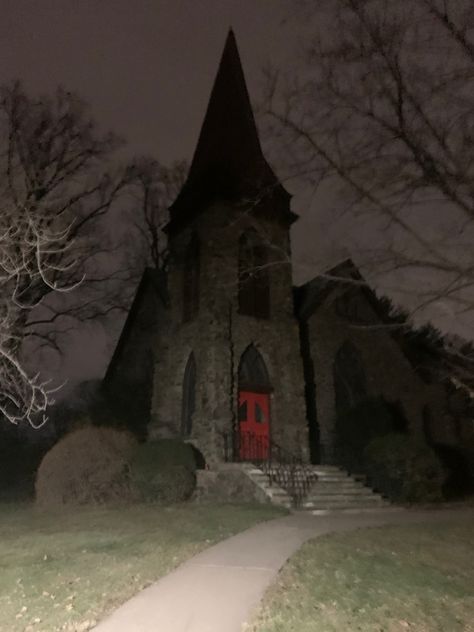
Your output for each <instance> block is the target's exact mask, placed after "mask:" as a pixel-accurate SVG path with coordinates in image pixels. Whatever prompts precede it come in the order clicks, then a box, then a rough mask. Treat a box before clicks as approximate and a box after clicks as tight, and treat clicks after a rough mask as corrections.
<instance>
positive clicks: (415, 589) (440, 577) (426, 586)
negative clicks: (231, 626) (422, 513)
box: [250, 520, 474, 632]
mask: <svg viewBox="0 0 474 632" xmlns="http://www.w3.org/2000/svg"><path fill="white" fill-rule="evenodd" d="M250 627H251V630H252V631H253V632H355V631H356V630H361V631H363V632H375V631H377V632H398V631H400V632H401V631H403V632H407V631H408V632H410V631H416V632H438V631H439V632H456V631H461V630H462V631H463V632H468V631H472V630H474V525H473V524H472V523H471V522H469V523H468V521H467V520H465V521H464V523H458V524H456V525H454V524H449V525H448V524H445V525H442V524H437V525H432V526H415V525H414V526H407V527H382V528H377V529H363V530H359V531H353V532H347V533H342V534H334V535H329V536H324V537H321V538H318V539H315V540H312V541H310V542H308V543H307V544H306V545H305V546H303V548H302V549H301V550H300V551H299V552H298V553H297V554H296V555H295V556H294V557H293V558H292V559H291V560H290V561H289V562H288V564H287V565H286V566H285V567H284V568H283V570H282V572H281V573H280V575H279V577H278V580H277V582H276V584H275V585H274V586H273V587H272V588H271V589H270V590H269V592H268V593H267V595H266V597H265V600H264V605H263V608H262V609H261V611H260V613H259V614H258V615H257V617H256V621H255V622H254V624H253V625H252V626H250Z"/></svg>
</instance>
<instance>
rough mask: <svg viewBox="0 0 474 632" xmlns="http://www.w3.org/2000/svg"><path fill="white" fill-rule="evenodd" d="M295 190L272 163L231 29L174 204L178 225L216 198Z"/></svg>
mask: <svg viewBox="0 0 474 632" xmlns="http://www.w3.org/2000/svg"><path fill="white" fill-rule="evenodd" d="M265 191H269V192H270V191H271V196H272V197H273V196H274V195H275V192H278V193H279V194H280V196H281V195H282V194H284V196H286V200H285V201H286V204H288V200H289V195H288V193H287V192H286V191H285V190H284V189H283V187H282V186H281V184H279V182H278V180H277V178H276V176H275V174H274V173H273V171H272V169H271V168H270V166H269V165H268V163H267V162H266V160H265V158H264V156H263V153H262V149H261V146H260V141H259V138H258V131H257V126H256V124H255V119H254V115H253V111H252V106H251V103H250V98H249V94H248V91H247V86H246V83H245V77H244V73H243V70H242V64H241V61H240V55H239V51H238V49H237V43H236V40H235V36H234V32H233V31H232V29H230V30H229V33H228V35H227V40H226V43H225V47H224V52H223V54H222V58H221V61H220V64H219V69H218V71H217V75H216V79H215V81H214V85H213V88H212V92H211V97H210V99H209V104H208V106H207V111H206V115H205V117H204V122H203V125H202V128H201V133H200V135H199V140H198V143H197V146H196V150H195V152H194V156H193V160H192V163H191V167H190V169H189V174H188V178H187V181H186V183H185V185H184V186H183V189H182V190H181V192H180V194H179V196H178V198H177V199H176V201H175V202H174V204H173V205H172V206H171V208H170V215H171V221H170V224H174V223H175V222H177V221H178V218H179V219H180V220H181V219H183V218H184V216H185V215H186V216H188V215H189V214H190V213H191V214H192V215H193V216H194V213H196V212H198V211H199V210H200V208H202V207H203V206H205V205H206V204H208V203H210V202H211V201H212V200H214V199H225V200H231V201H239V200H241V199H243V198H245V197H249V196H257V195H258V196H262V193H264V192H265Z"/></svg>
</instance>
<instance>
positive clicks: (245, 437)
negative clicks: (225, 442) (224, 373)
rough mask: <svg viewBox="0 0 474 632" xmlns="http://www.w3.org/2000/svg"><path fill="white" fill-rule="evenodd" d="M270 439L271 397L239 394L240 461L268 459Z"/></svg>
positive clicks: (245, 393) (259, 394) (257, 394)
mask: <svg viewBox="0 0 474 632" xmlns="http://www.w3.org/2000/svg"><path fill="white" fill-rule="evenodd" d="M269 438H270V395H269V394H268V393H252V392H250V391H240V392H239V459H240V460H241V461H265V460H266V459H268V447H269Z"/></svg>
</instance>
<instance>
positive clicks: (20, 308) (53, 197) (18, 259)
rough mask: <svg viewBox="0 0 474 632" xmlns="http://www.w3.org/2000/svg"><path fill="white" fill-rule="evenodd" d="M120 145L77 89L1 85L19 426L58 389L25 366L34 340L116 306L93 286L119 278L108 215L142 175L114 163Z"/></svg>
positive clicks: (6, 385)
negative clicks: (39, 90)
mask: <svg viewBox="0 0 474 632" xmlns="http://www.w3.org/2000/svg"><path fill="white" fill-rule="evenodd" d="M118 146H119V141H118V140H117V138H115V137H114V136H113V135H110V134H108V135H100V134H99V133H98V131H97V129H96V127H95V125H94V123H93V122H92V120H91V119H90V118H89V116H88V114H87V110H86V108H85V106H84V104H83V103H82V102H81V101H80V100H79V99H78V98H77V97H76V96H74V95H72V94H71V93H69V92H66V91H64V90H62V89H59V90H58V91H57V93H56V94H55V96H54V97H53V98H51V99H35V98H32V97H30V96H28V95H27V94H26V93H25V92H24V90H23V89H22V88H21V86H20V85H19V84H18V83H15V84H13V85H9V86H4V87H2V88H0V190H1V200H2V213H3V214H2V219H1V223H0V282H1V290H2V291H1V297H0V299H1V305H0V308H1V314H0V364H1V366H0V389H1V394H0V412H1V413H3V415H4V416H5V417H6V418H7V419H9V420H10V421H11V422H13V423H19V422H20V421H22V420H26V421H28V422H30V423H31V424H35V423H36V421H37V416H38V415H39V416H40V418H41V419H40V423H41V421H43V420H44V411H45V409H46V406H47V405H48V402H49V401H50V399H51V398H50V395H51V393H52V391H51V389H49V387H48V385H47V384H46V383H44V382H41V381H40V379H39V377H38V376H33V377H32V376H31V375H30V374H29V373H28V371H27V369H26V368H25V365H24V362H23V361H22V359H21V348H22V344H23V343H24V341H25V339H26V338H28V337H34V338H36V339H38V340H41V341H42V342H45V343H47V344H53V345H56V346H57V339H56V334H57V333H58V331H60V330H61V326H60V323H61V321H62V320H64V319H67V318H74V319H76V320H77V319H78V320H83V319H84V318H90V317H92V316H93V317H96V316H97V315H98V314H100V313H101V312H104V311H107V310H108V309H109V307H108V306H107V307H104V305H107V303H106V302H104V301H103V300H102V301H98V300H96V298H97V297H93V298H92V299H91V298H90V295H87V294H84V292H86V291H87V290H91V291H92V292H94V290H95V288H98V287H99V286H100V287H102V288H103V286H104V284H105V285H107V284H108V283H110V278H111V276H112V275H111V269H110V265H109V267H107V265H104V262H105V263H106V262H107V261H106V260H107V257H108V256H109V255H110V253H111V252H113V250H114V246H113V243H112V242H111V241H110V240H108V239H107V235H106V232H105V230H104V223H103V220H104V218H105V217H106V216H107V215H109V214H110V212H111V211H112V210H114V209H115V207H116V205H117V203H118V202H119V200H120V198H121V195H122V193H123V192H124V191H125V190H126V187H127V186H128V185H129V184H130V181H131V179H132V177H133V175H132V173H131V171H132V170H130V169H129V168H115V169H113V168H112V167H111V165H110V158H111V156H112V154H113V152H114V150H115V149H117V147H118ZM72 290H74V291H72ZM79 290H80V292H79ZM86 296H89V298H88V299H87V298H85V297H86ZM58 297H59V300H58ZM102 298H103V297H102Z"/></svg>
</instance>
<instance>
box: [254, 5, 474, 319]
mask: <svg viewBox="0 0 474 632" xmlns="http://www.w3.org/2000/svg"><path fill="white" fill-rule="evenodd" d="M300 6H301V7H302V10H303V11H304V16H305V19H306V27H307V30H308V32H309V38H308V42H307V44H306V45H304V47H303V48H304V64H303V65H302V66H301V67H300V73H299V76H298V77H296V78H295V76H292V77H291V78H290V79H287V80H285V79H284V78H282V77H280V76H278V75H277V74H276V73H274V72H272V73H269V77H268V84H267V87H268V95H267V96H268V98H267V100H266V105H267V107H266V113H267V114H268V115H269V120H270V121H271V125H272V132H273V133H274V134H275V133H279V134H280V140H281V139H282V138H283V139H284V141H285V157H286V166H287V168H288V173H289V174H290V175H293V176H297V177H304V178H307V179H309V180H310V181H311V183H312V184H313V185H319V184H321V183H322V182H324V183H326V182H329V183H330V186H332V187H340V188H341V190H342V192H343V194H344V196H345V197H344V199H345V200H346V202H347V207H346V208H348V209H350V212H351V213H352V214H353V215H355V216H357V217H358V218H359V219H362V220H364V221H366V222H367V223H366V231H365V233H366V235H369V236H370V237H369V239H366V240H365V242H363V248H362V249H361V250H360V251H359V260H360V259H361V258H362V259H363V263H365V264H370V266H371V269H376V270H377V271H378V272H379V273H381V274H387V273H390V272H392V271H394V270H397V271H404V272H406V276H407V277H408V278H410V279H414V278H415V277H417V278H422V279H423V282H421V283H418V286H417V287H416V288H415V289H416V292H417V293H418V295H419V299H420V300H419V303H418V309H421V308H423V307H426V306H427V305H429V304H432V303H434V302H437V301H440V300H442V301H444V302H447V301H449V302H450V304H451V306H452V307H453V308H454V309H455V310H456V312H457V314H463V313H465V312H467V311H469V310H472V309H473V307H474V250H473V248H472V242H473V238H474V186H473V183H474V178H473V176H474V152H473V147H474V35H473V28H474V2H472V0H406V1H405V2H403V3H402V4H400V3H397V2H389V1H386V0H319V1H318V2H311V1H309V0H308V1H305V0H303V1H302V2H301V3H300ZM308 25H310V26H308ZM374 226H376V227H378V229H379V231H381V232H383V235H384V243H383V245H381V244H380V245H376V247H374V245H373V243H374V234H375V229H374ZM379 234H380V232H379Z"/></svg>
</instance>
